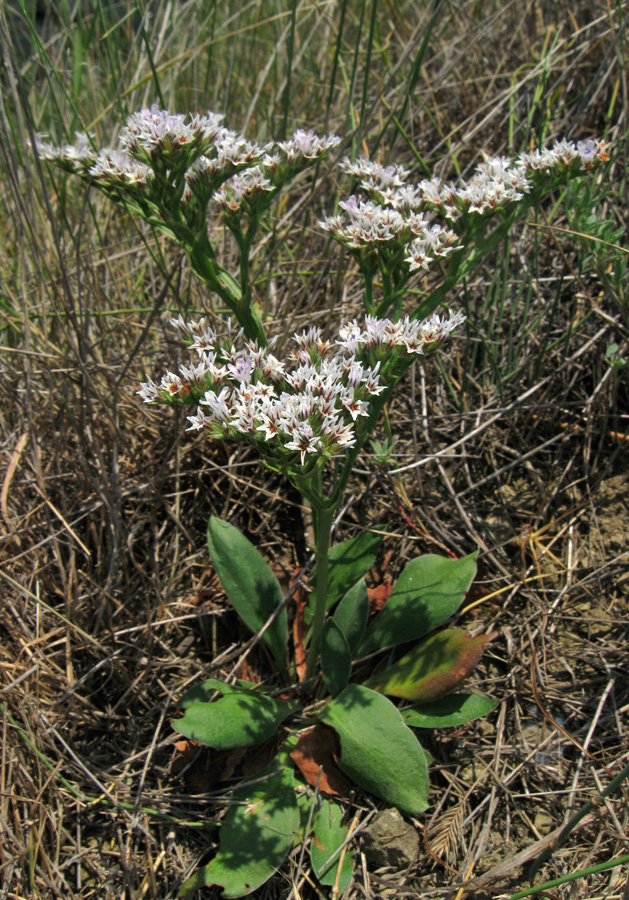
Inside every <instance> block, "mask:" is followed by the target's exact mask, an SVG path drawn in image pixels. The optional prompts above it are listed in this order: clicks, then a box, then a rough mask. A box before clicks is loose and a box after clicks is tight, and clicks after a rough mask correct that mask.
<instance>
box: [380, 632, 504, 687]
mask: <svg viewBox="0 0 629 900" xmlns="http://www.w3.org/2000/svg"><path fill="white" fill-rule="evenodd" d="M493 636H494V635H493V634H479V635H477V636H476V637H470V636H469V635H468V634H466V632H465V631H464V630H463V629H462V628H448V629H446V630H445V631H440V632H438V633H437V634H433V635H431V636H430V637H429V638H426V640H424V641H420V643H419V644H417V645H416V646H415V647H413V649H412V650H411V651H410V653H407V654H406V656H403V657H402V659H400V660H399V661H398V662H396V663H395V665H393V666H391V667H390V668H389V669H386V670H385V671H384V672H381V673H380V674H379V675H375V676H374V677H373V678H371V679H370V680H369V681H368V682H367V687H370V688H371V689H372V690H374V691H378V692H379V693H381V694H389V695H391V696H392V697H401V698H402V699H403V700H412V701H413V702H415V703H417V702H419V701H429V700H438V699H439V697H443V696H444V695H445V694H449V693H450V691H453V690H454V688H455V687H457V685H459V684H460V683H461V682H462V681H463V679H464V678H467V676H468V675H469V674H470V672H471V671H472V669H473V668H474V667H475V666H476V664H477V663H478V660H479V659H480V657H481V655H482V652H483V650H484V649H485V647H486V646H487V644H488V643H489V641H490V640H491V638H492V637H493Z"/></svg>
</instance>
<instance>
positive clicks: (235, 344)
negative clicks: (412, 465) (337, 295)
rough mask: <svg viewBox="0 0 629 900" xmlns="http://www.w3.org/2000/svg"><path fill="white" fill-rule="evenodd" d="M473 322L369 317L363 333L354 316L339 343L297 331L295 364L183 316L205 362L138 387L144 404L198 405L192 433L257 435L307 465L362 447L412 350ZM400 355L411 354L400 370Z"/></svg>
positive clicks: (269, 451) (268, 454)
mask: <svg viewBox="0 0 629 900" xmlns="http://www.w3.org/2000/svg"><path fill="white" fill-rule="evenodd" d="M464 319H465V316H463V315H461V314H460V313H456V314H455V313H450V316H449V317H448V318H444V319H440V318H439V316H436V315H435V316H433V317H432V318H431V319H427V320H426V321H424V322H418V321H411V320H409V319H408V318H405V319H402V320H400V321H399V322H391V321H390V320H389V319H381V320H380V319H376V318H373V317H367V319H366V320H365V327H364V329H363V328H361V327H360V326H359V325H358V323H357V322H356V321H354V322H351V323H350V324H348V325H346V326H344V327H343V328H341V330H340V333H339V338H338V340H336V341H335V342H334V343H331V342H328V341H323V340H322V338H321V331H320V329H319V328H310V329H309V330H308V331H304V332H302V333H301V334H295V335H294V338H293V340H294V344H295V349H294V351H293V353H292V355H291V361H292V366H291V367H287V365H286V364H285V363H283V362H281V361H280V360H279V359H277V358H276V357H275V356H273V354H272V353H270V352H269V350H268V349H267V348H260V347H258V345H257V344H255V343H252V342H246V343H244V344H243V342H242V340H241V338H242V332H241V331H239V332H238V333H237V334H236V335H235V336H233V337H232V335H231V334H230V335H229V336H228V339H227V340H226V341H221V340H219V339H218V337H217V335H216V332H215V331H214V330H213V329H211V328H210V327H209V326H208V325H207V323H206V320H205V319H201V320H199V321H197V322H185V321H184V320H183V318H182V317H181V316H179V318H178V319H173V320H172V324H173V325H174V326H175V327H176V328H177V329H178V330H179V331H180V332H181V334H182V335H184V337H185V338H186V339H187V341H188V343H189V345H190V349H191V350H193V351H195V352H196V353H197V356H198V360H199V361H198V362H197V363H196V365H195V364H193V365H190V366H181V367H180V369H179V373H174V372H167V373H166V374H165V375H164V376H163V378H162V379H161V381H160V383H159V384H156V383H155V382H153V381H152V380H151V379H150V378H149V379H148V381H146V382H144V383H143V384H142V385H141V390H140V391H138V393H139V395H140V396H141V397H142V399H143V400H144V402H145V403H153V402H162V403H164V402H165V403H173V402H180V403H185V404H191V405H196V406H197V411H196V414H195V415H192V416H188V419H189V421H190V423H191V425H190V428H189V430H195V429H201V428H205V429H207V430H208V431H209V433H210V434H211V435H212V436H213V437H216V438H232V439H240V440H248V441H250V442H253V443H255V444H256V445H257V446H258V449H259V450H260V452H261V453H262V454H263V456H265V458H267V460H269V461H272V462H274V463H275V464H277V465H282V464H284V465H290V464H291V462H292V460H293V459H294V455H295V454H296V453H298V454H299V459H300V462H301V465H302V466H303V465H305V464H306V462H307V459H308V457H309V456H310V455H312V454H318V455H319V456H324V457H326V458H329V457H331V456H334V455H336V454H338V453H341V452H343V451H344V450H345V449H346V448H348V447H352V446H354V444H355V443H356V440H357V437H356V428H357V424H358V420H359V417H364V416H368V415H369V413H370V403H371V401H372V400H373V398H374V397H377V396H378V395H379V394H381V393H382V392H383V391H385V390H386V389H387V388H388V387H390V386H391V385H392V384H393V383H394V381H395V380H396V377H397V376H399V374H400V372H401V371H403V370H404V368H406V365H407V364H408V360H407V357H408V355H409V354H421V353H424V352H425V351H427V350H432V349H434V348H435V347H436V346H438V345H439V344H441V343H443V341H444V340H446V338H447V337H449V335H450V334H451V333H452V331H453V330H454V329H455V328H457V327H458V326H459V325H460V324H461V323H462V322H463V321H464ZM230 329H231V325H230ZM239 345H240V346H239ZM333 346H334V347H335V348H336V349H335V352H333V353H332V354H331V355H329V354H330V351H331V350H332V347H333ZM400 360H406V362H404V363H403V365H402V367H401V368H400Z"/></svg>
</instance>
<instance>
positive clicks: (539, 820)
mask: <svg viewBox="0 0 629 900" xmlns="http://www.w3.org/2000/svg"><path fill="white" fill-rule="evenodd" d="M533 824H534V825H535V828H536V829H537V830H538V831H539V833H540V834H548V833H549V832H550V831H551V830H552V828H553V825H554V824H555V820H554V819H553V817H552V816H549V815H548V813H545V812H538V813H537V815H536V816H535V822H534V823H533Z"/></svg>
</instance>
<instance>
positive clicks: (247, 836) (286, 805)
mask: <svg viewBox="0 0 629 900" xmlns="http://www.w3.org/2000/svg"><path fill="white" fill-rule="evenodd" d="M233 799H234V800H236V801H241V803H240V805H234V806H232V807H231V808H230V810H229V812H228V813H227V815H226V816H225V820H224V823H223V825H222V827H221V831H220V849H219V851H218V853H217V855H216V856H215V857H214V859H213V860H212V861H211V862H210V863H209V864H208V865H207V866H204V867H203V868H202V869H199V870H198V871H197V872H195V873H194V875H193V876H192V877H191V878H189V879H188V880H187V881H186V882H185V884H184V885H183V886H182V888H181V896H182V897H184V898H189V897H191V896H192V893H193V891H195V890H197V889H198V888H202V887H210V886H211V885H217V886H218V887H220V888H222V889H223V898H225V900H228V898H230V897H243V896H244V895H245V894H250V893H251V891H255V889H256V888H258V887H260V885H262V884H264V882H265V881H267V880H268V879H269V878H270V877H271V875H273V873H274V872H275V871H277V869H278V868H279V867H280V866H281V865H282V863H283V862H284V860H285V859H286V857H287V855H288V854H289V853H290V851H291V849H292V847H293V844H294V843H295V841H296V840H298V837H299V808H298V805H297V797H296V794H295V789H294V785H293V773H292V771H291V770H290V769H283V770H281V771H280V772H277V773H276V774H274V775H272V776H271V777H270V778H268V779H267V780H265V781H264V782H262V783H261V784H260V785H258V786H255V787H247V788H242V789H240V790H236V791H234V794H233Z"/></svg>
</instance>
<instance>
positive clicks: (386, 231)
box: [319, 140, 609, 271]
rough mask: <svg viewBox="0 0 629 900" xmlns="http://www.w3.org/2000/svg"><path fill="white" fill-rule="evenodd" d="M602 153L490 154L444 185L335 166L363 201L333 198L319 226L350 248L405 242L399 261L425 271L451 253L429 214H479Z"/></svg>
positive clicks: (561, 148)
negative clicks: (335, 208) (353, 181)
mask: <svg viewBox="0 0 629 900" xmlns="http://www.w3.org/2000/svg"><path fill="white" fill-rule="evenodd" d="M608 158H609V154H608V153H607V151H606V150H605V145H604V143H603V142H602V141H596V140H588V141H579V142H578V143H577V144H576V145H575V144H574V143H572V142H571V141H558V142H556V143H555V145H554V146H553V147H552V148H551V149H547V150H535V151H533V153H523V154H521V155H520V156H519V157H517V158H516V159H515V160H512V159H511V158H510V157H494V158H491V159H488V160H487V162H484V163H481V164H480V165H478V166H477V167H476V170H475V172H474V174H473V175H472V177H471V178H470V179H469V180H468V181H461V182H460V183H459V184H452V183H444V182H443V181H442V180H441V179H439V178H433V179H430V180H429V179H425V180H423V181H420V182H419V183H418V184H416V185H414V184H409V183H407V181H406V178H407V176H408V171H407V170H406V169H404V168H402V167H401V166H396V165H391V166H383V165H381V164H380V163H378V162H375V161H374V160H370V159H359V160H357V161H356V162H351V161H350V160H349V159H345V160H343V162H342V164H341V165H342V168H343V169H344V170H345V171H346V172H347V173H348V174H349V175H352V176H353V177H354V178H357V179H358V180H359V182H360V187H361V188H362V189H363V190H364V191H365V192H366V193H367V195H368V199H365V200H361V199H359V198H357V197H355V196H351V197H350V198H349V200H347V201H346V202H344V203H340V204H339V206H340V207H341V209H342V210H344V214H343V213H342V214H339V215H336V216H329V217H327V218H326V219H324V220H323V221H322V222H320V223H319V224H320V225H321V227H322V228H323V229H324V230H325V231H327V232H329V233H330V234H331V235H332V236H333V237H334V238H335V239H336V240H338V241H339V242H340V243H342V244H344V245H345V246H347V247H349V248H350V249H351V250H353V251H357V252H360V251H364V250H369V249H370V248H371V249H373V248H374V247H383V245H385V244H387V243H392V244H393V243H397V244H398V245H400V246H405V245H407V244H409V247H408V248H407V250H408V252H407V253H406V255H405V257H404V259H405V261H406V262H407V263H408V265H409V267H410V270H411V271H412V270H413V269H417V268H423V269H426V268H428V266H429V265H430V263H431V262H432V261H433V260H434V259H436V258H438V257H445V256H447V255H448V254H449V253H451V252H452V251H453V250H454V249H455V247H456V245H457V243H458V237H457V234H456V233H455V232H454V231H453V230H452V229H451V228H449V227H448V226H447V225H446V226H442V225H439V224H437V223H435V222H434V221H431V218H430V216H431V215H434V214H437V215H440V216H442V217H443V218H444V219H446V220H447V222H448V224H450V225H454V224H455V223H456V222H457V220H459V219H461V217H462V216H469V215H476V216H485V215H488V214H491V213H493V212H495V211H496V210H498V209H503V208H506V207H508V206H510V205H511V204H513V203H516V202H517V201H519V200H521V199H522V198H523V197H524V196H525V195H526V194H528V193H530V192H531V191H532V190H533V188H534V187H535V184H536V182H537V181H538V180H539V173H551V174H552V173H557V172H558V173H561V172H565V171H566V170H568V169H571V170H573V171H574V172H575V173H576V172H579V171H583V170H586V169H590V168H592V167H593V166H594V165H595V164H596V163H597V162H602V161H605V160H606V159H608Z"/></svg>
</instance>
